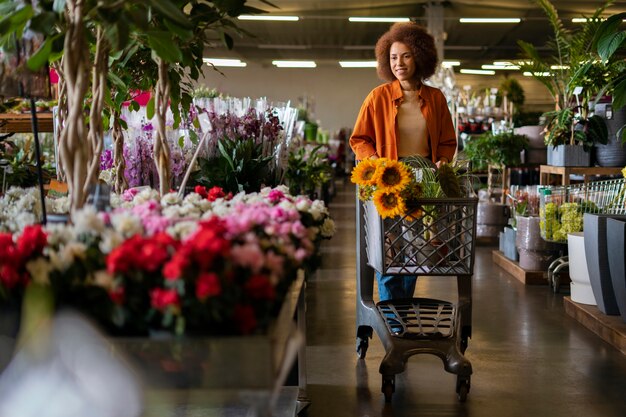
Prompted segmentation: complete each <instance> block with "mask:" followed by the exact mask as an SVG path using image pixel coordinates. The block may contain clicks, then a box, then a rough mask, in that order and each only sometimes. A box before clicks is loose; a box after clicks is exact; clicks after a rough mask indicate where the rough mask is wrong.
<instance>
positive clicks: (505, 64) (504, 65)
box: [493, 61, 516, 67]
mask: <svg viewBox="0 0 626 417" xmlns="http://www.w3.org/2000/svg"><path fill="white" fill-rule="evenodd" d="M493 65H498V66H501V67H506V66H509V65H516V64H514V63H512V62H511V61H493Z"/></svg>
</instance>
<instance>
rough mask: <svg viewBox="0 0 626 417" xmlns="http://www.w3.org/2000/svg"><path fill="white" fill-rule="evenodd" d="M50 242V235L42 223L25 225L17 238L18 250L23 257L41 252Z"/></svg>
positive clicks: (26, 257)
mask: <svg viewBox="0 0 626 417" xmlns="http://www.w3.org/2000/svg"><path fill="white" fill-rule="evenodd" d="M47 243H48V235H47V234H46V232H44V231H43V229H42V228H41V225H40V224H36V225H30V226H26V227H24V231H23V232H22V234H21V236H20V237H19V238H18V239H17V251H18V253H19V255H20V257H21V258H22V259H28V258H30V257H31V256H33V255H38V254H41V252H42V251H43V248H44V247H45V246H46V244H47Z"/></svg>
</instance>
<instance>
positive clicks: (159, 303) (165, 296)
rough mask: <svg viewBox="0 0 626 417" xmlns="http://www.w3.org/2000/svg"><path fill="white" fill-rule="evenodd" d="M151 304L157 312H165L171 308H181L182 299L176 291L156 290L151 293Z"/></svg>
mask: <svg viewBox="0 0 626 417" xmlns="http://www.w3.org/2000/svg"><path fill="white" fill-rule="evenodd" d="M150 304H151V305H152V307H153V308H155V309H156V310H159V311H163V310H165V309H166V308H167V307H169V306H175V307H177V306H179V305H180V297H179V296H178V293H177V292H176V290H166V289H164V288H155V289H153V290H152V291H150Z"/></svg>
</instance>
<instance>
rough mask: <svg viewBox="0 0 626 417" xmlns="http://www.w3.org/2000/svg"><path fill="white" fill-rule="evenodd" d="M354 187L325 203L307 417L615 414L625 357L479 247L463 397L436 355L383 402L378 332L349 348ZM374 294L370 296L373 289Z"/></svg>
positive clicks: (423, 291)
mask: <svg viewBox="0 0 626 417" xmlns="http://www.w3.org/2000/svg"><path fill="white" fill-rule="evenodd" d="M354 192H355V190H354V187H353V185H352V184H350V183H349V181H346V182H345V183H338V193H337V195H336V197H335V198H334V199H333V201H332V202H331V204H330V211H331V215H332V217H333V218H334V219H335V221H336V222H337V233H336V235H335V236H334V237H333V239H331V240H330V241H325V242H324V243H323V246H322V256H323V265H322V267H321V269H320V270H319V271H318V272H317V273H316V274H315V275H313V276H312V277H310V279H309V281H308V287H307V309H308V310H307V320H308V323H307V326H308V327H307V345H308V347H307V361H308V363H307V372H308V395H309V398H310V400H311V401H312V403H311V405H310V407H309V408H308V410H307V412H308V414H307V415H308V417H340V416H396V417H399V416H428V417H434V416H472V417H489V416H494V417H495V416H497V417H517V416H519V417H527V416H536V417H539V416H546V417H548V416H549V417H561V416H563V417H577V416H580V417H591V416H593V417H623V416H624V415H626V395H624V389H625V387H626V356H624V355H623V354H622V353H620V352H619V351H618V350H617V349H615V348H614V347H612V346H610V345H608V344H607V343H605V342H604V341H603V340H601V339H600V338H599V337H598V336H596V335H595V334H593V333H592V332H590V331H589V330H587V329H586V328H584V327H583V326H582V325H581V324H579V323H578V322H577V321H575V320H573V319H572V318H570V317H569V316H567V315H566V314H565V311H564V307H563V295H559V294H553V293H552V292H551V291H550V290H549V289H548V287H547V286H530V287H529V286H524V285H523V284H521V283H520V282H519V281H517V280H516V279H515V278H513V277H512V276H510V275H508V274H507V273H506V272H504V271H503V270H501V269H500V268H498V267H497V266H496V265H495V264H493V263H492V260H491V251H492V249H493V248H491V247H486V246H479V247H477V249H476V263H475V268H474V276H473V300H474V306H473V336H472V338H471V339H470V342H469V347H468V349H467V352H466V357H467V358H468V359H469V360H470V361H471V363H472V366H473V370H474V373H473V375H472V380H471V390H470V392H469V395H468V398H467V402H466V403H464V404H461V403H459V402H458V400H457V395H456V393H455V376H454V375H452V374H448V373H447V372H445V371H444V369H443V365H442V362H441V360H440V359H439V358H437V357H436V356H432V355H417V356H413V357H411V358H410V360H409V362H408V363H407V369H406V371H405V372H404V373H402V374H399V375H397V377H396V391H395V393H394V395H393V399H392V402H391V403H390V404H386V403H385V399H384V396H383V394H382V393H381V391H380V389H381V375H380V373H379V371H378V367H379V365H380V362H381V360H382V358H383V356H384V353H385V352H384V349H383V347H382V345H381V343H380V340H379V339H378V337H377V336H376V335H374V337H373V339H371V341H370V348H369V350H368V351H367V356H366V359H358V357H357V354H356V350H355V347H356V328H355V320H356V246H355V245H356V231H355V230H356V229H355V218H354V216H355V193H354ZM416 294H417V296H424V297H426V296H428V297H433V298H439V299H444V300H454V299H451V297H456V280H455V279H454V278H448V277H428V278H426V277H424V278H420V279H419V280H418V284H417V290H416ZM375 299H377V295H376V294H375Z"/></svg>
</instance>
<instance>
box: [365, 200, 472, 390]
mask: <svg viewBox="0 0 626 417" xmlns="http://www.w3.org/2000/svg"><path fill="white" fill-rule="evenodd" d="M477 203H478V200H477V199H475V198H461V199H423V200H420V201H419V207H416V208H415V210H412V213H411V214H410V215H409V216H406V215H405V216H399V217H395V218H391V219H385V220H383V219H381V217H380V216H379V215H378V213H377V211H376V208H375V206H374V205H373V203H372V202H371V201H368V202H365V203H364V202H361V201H359V200H358V199H357V216H356V218H357V326H356V327H357V353H358V355H359V357H360V358H365V355H366V352H367V348H368V345H369V339H370V338H371V337H372V333H373V330H375V331H376V334H377V335H378V337H379V338H380V340H381V341H382V343H383V346H384V347H385V352H386V355H385V357H384V358H383V360H382V362H381V364H380V373H381V374H382V392H383V394H384V395H385V400H386V401H387V402H390V401H391V397H392V394H393V392H394V391H395V375H396V374H399V373H401V372H403V371H404V369H405V367H406V361H407V360H408V358H409V357H410V356H412V355H415V354H419V353H428V354H432V355H436V356H438V357H440V358H441V360H442V361H443V363H444V369H445V370H446V371H448V372H450V373H453V374H456V375H457V380H456V392H457V394H458V397H459V400H460V401H461V402H464V401H465V400H466V398H467V394H468V392H469V389H470V376H471V374H472V365H471V364H470V362H469V361H468V360H467V359H466V358H465V357H464V355H463V354H464V352H465V349H467V346H468V339H469V338H470V337H471V334H472V326H471V324H472V285H471V277H472V274H473V267H474V249H475V236H476V207H477ZM374 270H376V271H379V272H380V273H382V274H397V275H418V276H456V277H457V289H458V300H457V302H456V303H453V302H450V301H444V300H437V299H432V298H408V299H394V300H389V301H382V302H378V303H375V302H374V300H373V292H374V290H373V289H374V281H375V278H374Z"/></svg>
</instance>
